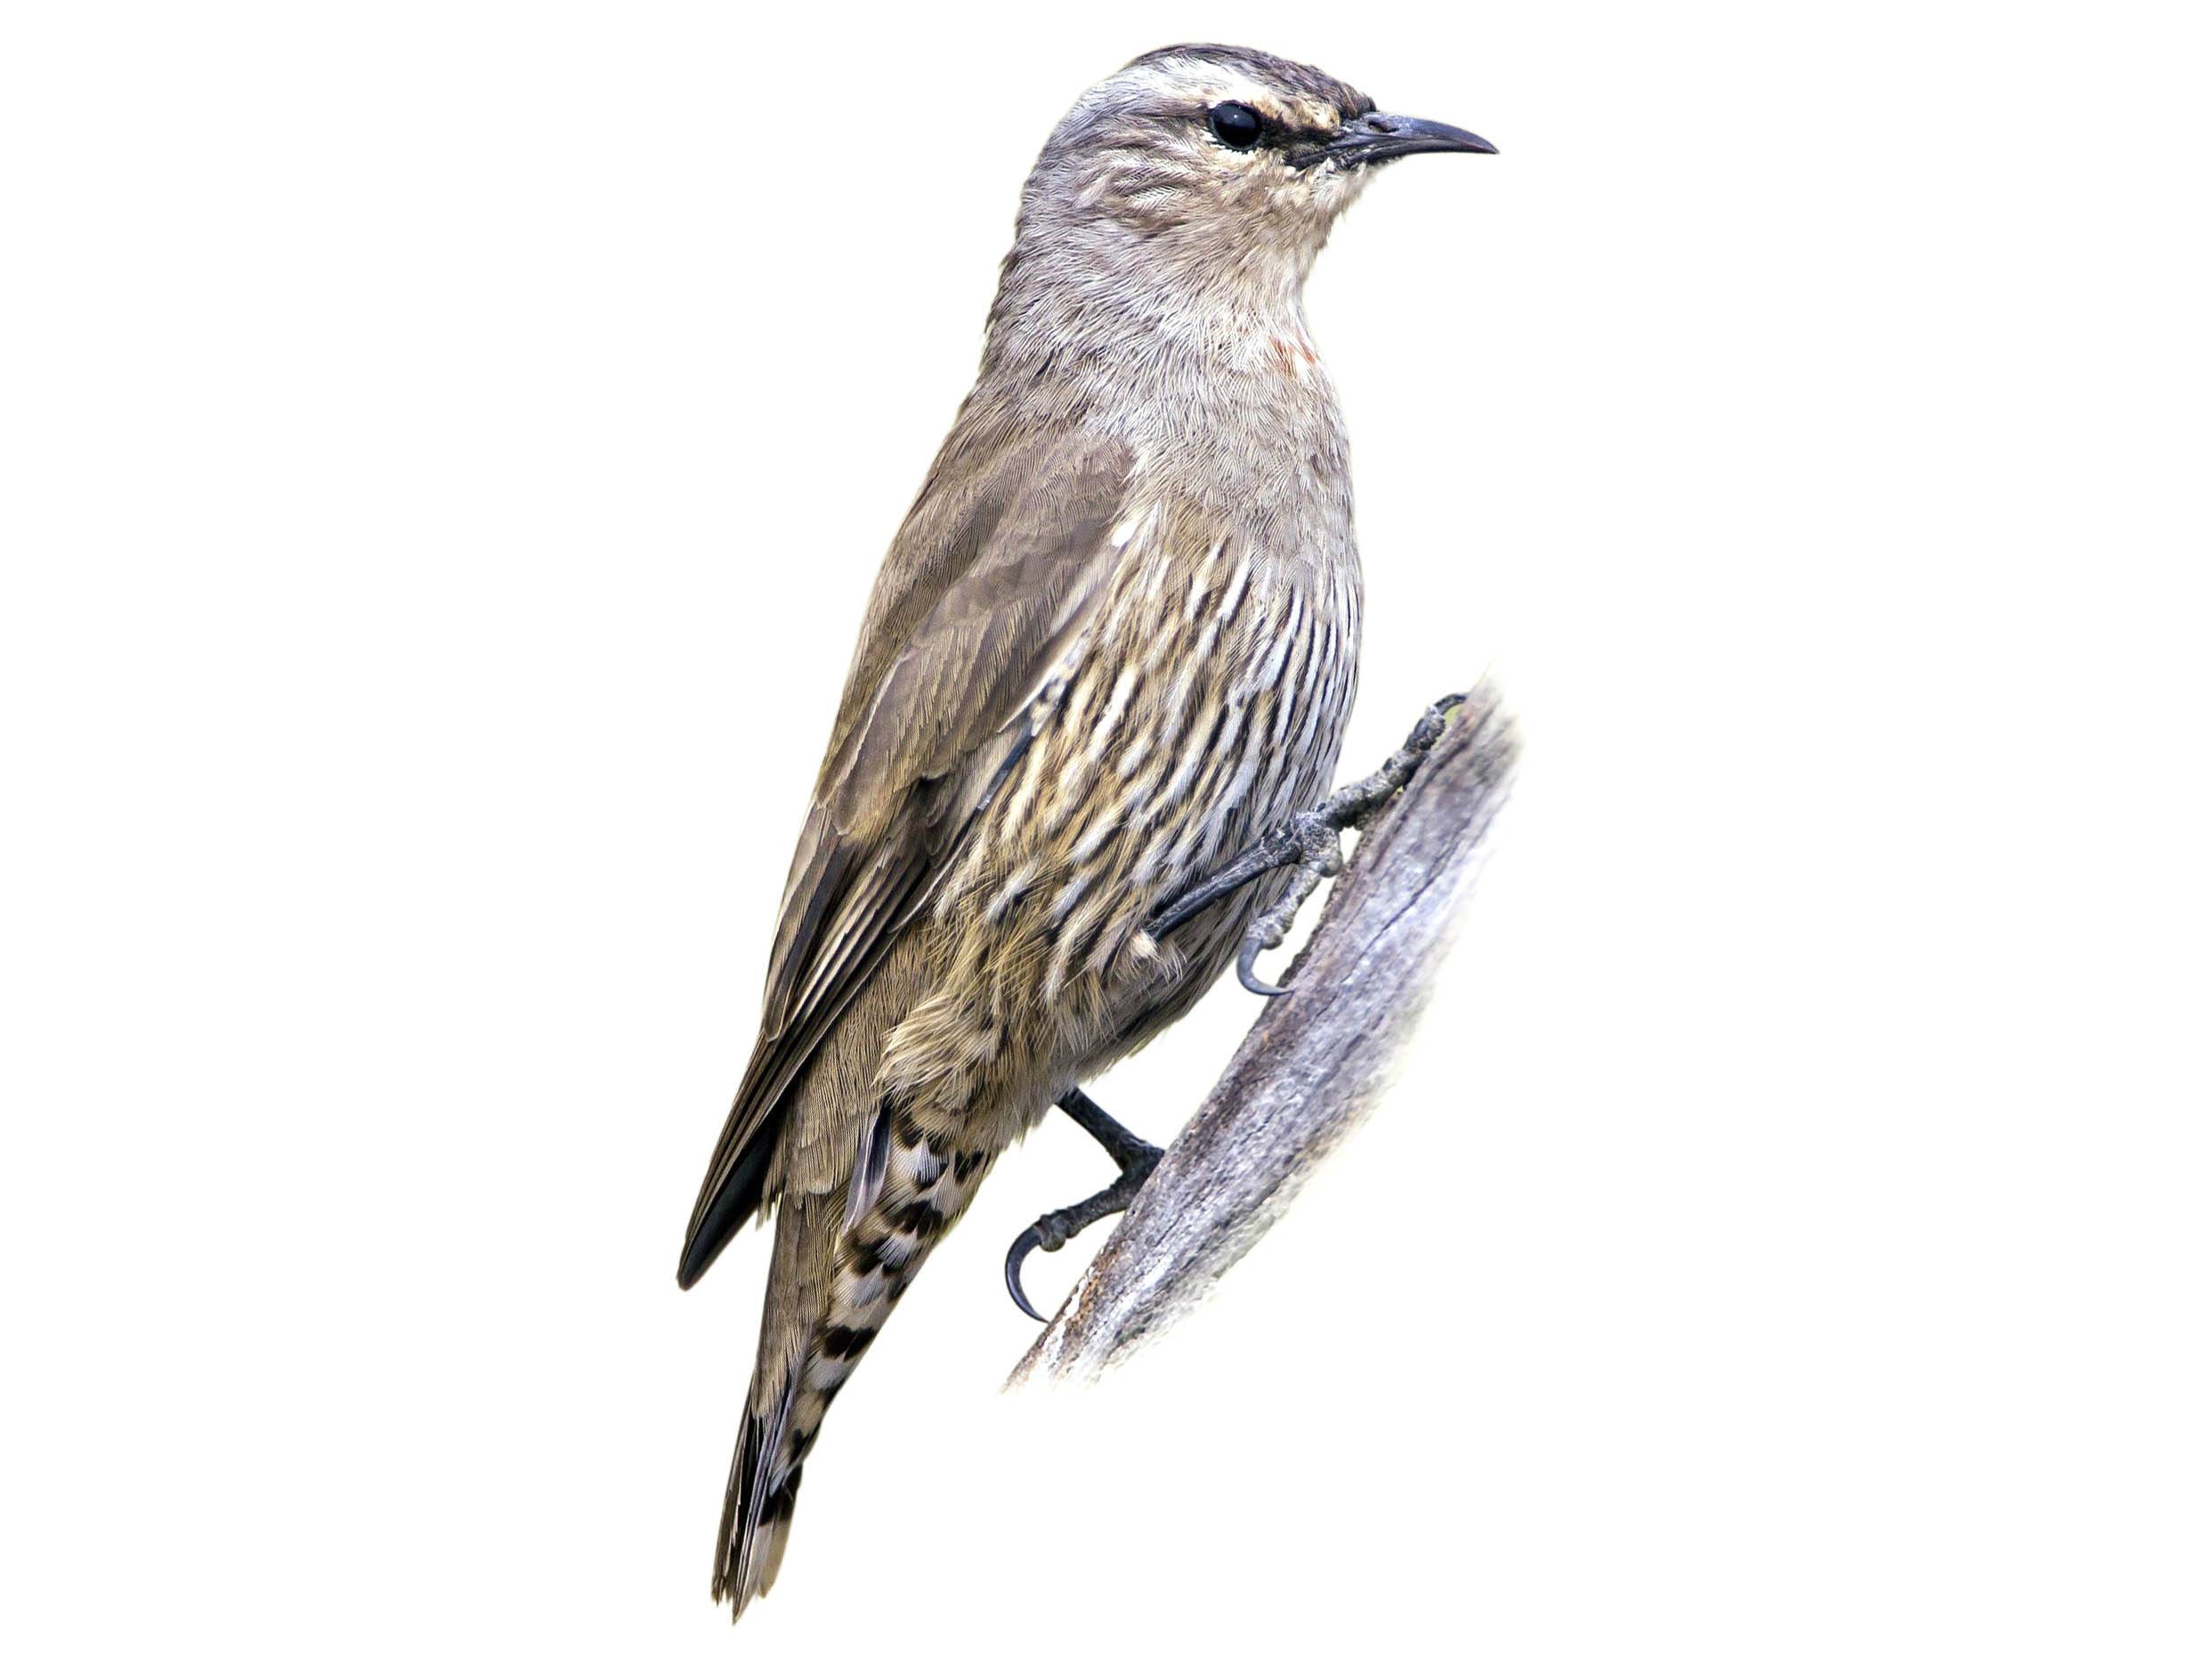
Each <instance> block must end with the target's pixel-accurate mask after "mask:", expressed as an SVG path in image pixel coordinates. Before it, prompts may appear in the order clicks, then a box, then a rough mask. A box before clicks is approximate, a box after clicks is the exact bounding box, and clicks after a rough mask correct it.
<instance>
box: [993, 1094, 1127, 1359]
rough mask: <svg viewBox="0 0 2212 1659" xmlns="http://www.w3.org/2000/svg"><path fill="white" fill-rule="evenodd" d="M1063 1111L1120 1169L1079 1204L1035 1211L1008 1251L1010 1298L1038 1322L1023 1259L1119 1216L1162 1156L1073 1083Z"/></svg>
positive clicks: (1062, 1101) (1063, 1098)
mask: <svg viewBox="0 0 2212 1659" xmlns="http://www.w3.org/2000/svg"><path fill="white" fill-rule="evenodd" d="M1058 1105H1059V1108H1060V1110H1061V1111H1063V1112H1065V1113H1067V1115H1068V1116H1069V1117H1071V1118H1073V1119H1074V1120H1075V1121H1076V1122H1078V1123H1080V1124H1081V1125H1082V1127H1083V1128H1084V1129H1085V1130H1087V1131H1088V1132H1089V1133H1090V1137H1091V1139H1093V1140H1095V1141H1097V1142H1098V1145H1101V1146H1103V1147H1105V1148H1106V1152H1107V1153H1108V1154H1109V1155H1110V1156H1111V1157H1112V1158H1113V1160H1114V1162H1115V1163H1117V1164H1119V1165H1120V1166H1121V1169H1122V1173H1121V1175H1120V1176H1119V1177H1117V1178H1116V1179H1115V1181H1114V1185H1113V1186H1108V1187H1106V1188H1105V1189H1104V1190H1102V1191H1100V1192H1096V1193H1093V1194H1091V1195H1090V1197H1089V1198H1086V1199H1084V1200H1083V1202H1082V1203H1080V1204H1070V1205H1069V1206H1068V1207H1067V1208H1066V1209H1065V1210H1054V1211H1053V1212H1052V1213H1051V1214H1050V1215H1049V1216H1039V1217H1038V1218H1037V1219H1036V1220H1035V1221H1033V1222H1032V1223H1031V1224H1030V1225H1029V1226H1026V1227H1025V1228H1023V1229H1022V1233H1021V1236H1020V1237H1019V1238H1017V1239H1016V1240H1015V1241H1014V1243H1013V1245H1012V1247H1011V1248H1010V1249H1009V1250H1008V1251H1007V1252H1006V1290H1007V1294H1008V1295H1009V1296H1011V1297H1012V1298H1013V1299H1014V1306H1015V1307H1018V1308H1020V1309H1021V1310H1022V1312H1024V1313H1025V1314H1027V1315H1029V1316H1030V1317H1031V1318H1032V1319H1034V1320H1036V1321H1037V1322H1038V1323H1044V1315H1042V1314H1041V1313H1039V1312H1038V1311H1037V1310H1036V1309H1035V1308H1033V1307H1031V1306H1030V1305H1029V1298H1028V1297H1027V1296H1025V1295H1024V1294H1023V1292H1022V1263H1023V1262H1024V1261H1025V1260H1027V1259H1028V1258H1029V1252H1030V1251H1032V1250H1057V1249H1059V1248H1060V1246H1061V1245H1063V1244H1065V1243H1066V1242H1068V1240H1070V1239H1072V1238H1074V1236H1075V1235H1076V1234H1078V1233H1081V1232H1082V1230H1083V1229H1084V1228H1085V1227H1087V1226H1090V1224H1091V1223H1092V1222H1094V1221H1102V1220H1104V1219H1105V1218H1106V1217H1108V1216H1118V1215H1120V1214H1121V1213H1122V1211H1123V1210H1127V1209H1128V1208H1129V1206H1130V1200H1132V1199H1134V1198H1135V1197H1136V1196H1137V1189H1138V1187H1140V1186H1143V1185H1144V1184H1145V1179H1146V1177H1147V1176H1149V1175H1150V1174H1151V1173H1152V1170H1153V1166H1154V1165H1155V1164H1156V1163H1158V1162H1159V1161H1160V1149H1159V1148H1158V1147H1157V1146H1155V1145H1153V1144H1152V1143H1151V1142H1150V1141H1148V1140H1146V1139H1144V1138H1143V1137H1141V1136H1138V1135H1132V1134H1131V1133H1130V1131H1129V1130H1128V1129H1123V1128H1122V1126H1121V1125H1120V1124H1119V1123H1117V1122H1115V1121H1114V1120H1113V1119H1112V1118H1111V1117H1108V1116H1107V1115H1106V1111H1105V1109H1104V1108H1103V1107H1101V1106H1100V1105H1098V1102H1097V1101H1095V1100H1093V1099H1092V1098H1091V1097H1090V1096H1089V1095H1086V1094H1085V1093H1083V1091H1082V1089H1080V1088H1071V1089H1069V1090H1068V1091H1067V1093H1065V1095H1062V1096H1061V1097H1060V1098H1059V1101H1058Z"/></svg>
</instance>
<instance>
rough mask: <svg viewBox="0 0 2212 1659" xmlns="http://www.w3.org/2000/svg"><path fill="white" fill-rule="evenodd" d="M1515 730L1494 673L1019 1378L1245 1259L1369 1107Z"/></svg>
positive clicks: (1490, 805)
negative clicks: (1284, 992)
mask: <svg viewBox="0 0 2212 1659" xmlns="http://www.w3.org/2000/svg"><path fill="white" fill-rule="evenodd" d="M1515 751H1516V739H1515V735H1514V732H1513V727H1512V724H1511V721H1510V720H1508V719H1507V718H1506V716H1504V714H1503V711H1502V710H1501V709H1500V708H1499V705H1498V699H1497V694H1496V692H1495V690H1494V689H1493V688H1492V687H1491V686H1490V685H1489V684H1487V683H1485V684H1481V685H1479V686H1477V687H1476V688H1475V690H1474V691H1473V692H1471V693H1470V695H1469V697H1468V699H1467V701H1466V702H1465V703H1464V704H1463V705H1462V706H1461V708H1459V710H1458V711H1457V713H1456V715H1455V716H1454V718H1453V721H1452V723H1451V724H1450V726H1449V727H1448V728H1447V729H1446V732H1445V733H1444V735H1443V737H1442V738H1440V739H1439V740H1438V742H1437V745H1436V748H1435V749H1433V750H1432V751H1431V752H1430V755H1429V757H1428V759H1427V760H1426V762H1425V763H1424V764H1423V765H1422V767H1421V770H1420V771H1419V772H1417V773H1414V778H1413V781H1411V782H1410V783H1408V784H1407V785H1406V789H1405V790H1404V791H1403V792H1402V793H1401V794H1400V795H1399V796H1398V797H1397V798H1396V799H1395V800H1393V801H1392V802H1391V803H1390V805H1388V806H1387V807H1385V808H1384V809H1383V811H1382V813H1381V815H1379V816H1378V817H1377V818H1376V819H1375V820H1374V821H1373V823H1372V824H1371V825H1370V826H1369V828H1368V829H1367V830H1366V831H1365V833H1363V834H1362V835H1361V837H1360V838H1359V845H1358V848H1357V852H1356V853H1355V854H1353V857H1352V859H1351V861H1350V863H1349V868H1348V869H1347V870H1345V873H1344V874H1343V875H1342V876H1341V877H1340V878H1338V879H1337V881H1336V882H1335V884H1334V886H1333V887H1332V889H1331V891H1330V894H1329V898H1328V904H1327V907H1326V908H1325V910H1324V911H1323V912H1322V916H1321V920H1320V922H1319V924H1318V925H1317V927H1315V929H1314V932H1313V936H1312V938H1311V939H1310V940H1309V941H1308V943H1307V945H1306V948H1305V950H1304V951H1301V952H1300V955H1299V958H1298V960H1297V963H1296V964H1295V966H1294V967H1292V972H1291V974H1290V975H1288V976H1287V978H1286V979H1285V982H1284V983H1287V984H1289V985H1290V986H1292V988H1293V989H1294V991H1296V994H1295V995H1293V996H1289V997H1284V998H1279V999H1276V1000H1274V1001H1271V1002H1269V1003H1268V1005H1267V1006H1266V1007H1265V1008H1263V1009H1262V1010H1261V1012H1260V1017H1259V1019H1258V1021H1257V1022H1255V1023H1254V1024H1253V1026H1252V1031H1251V1032H1250V1033H1249V1034H1248V1035H1247V1036H1246V1037H1245V1039H1244V1044H1243V1046H1242V1047H1240V1048H1238V1049H1237V1051H1236V1057H1235V1058H1234V1059H1233V1060H1231V1061H1230V1062H1229V1066H1228V1071H1227V1072H1224V1073H1223V1074H1222V1076H1221V1080H1220V1081H1219V1082H1218V1083H1216V1084H1215V1085H1214V1088H1213V1091H1212V1093H1211V1095H1209V1096H1208V1097H1207V1098H1206V1101H1205V1104H1204V1105H1202V1106H1201V1107H1200V1108H1199V1109H1198V1112H1197V1114H1196V1115H1195V1116H1194V1117H1193V1118H1192V1119H1191V1121H1190V1122H1189V1123H1188V1124H1187V1125H1186V1126H1185V1128H1184V1129H1183V1132H1182V1133H1181V1134H1180V1135H1179V1136H1177V1137H1176V1138H1175V1142H1174V1144H1173V1145H1171V1146H1170V1147H1169V1148H1168V1151H1167V1155H1166V1156H1165V1157H1164V1158H1163V1159H1162V1160H1161V1161H1160V1166H1159V1168H1158V1169H1155V1171H1154V1172H1153V1175H1152V1177H1151V1179H1150V1180H1148V1181H1147V1182H1146V1184H1145V1186H1144V1187H1143V1189H1142V1190H1141V1191H1140V1192H1139V1193H1138V1195H1137V1199H1136V1202H1134V1203H1133V1204H1131V1205H1130V1210H1129V1212H1128V1213H1127V1214H1126V1215H1124V1216H1123V1217H1122V1222H1121V1225H1120V1226H1118V1227H1116V1228H1115V1229H1114V1235H1113V1237H1112V1238H1110V1239H1108V1240H1107V1241H1106V1247H1105V1248H1104V1249H1103V1250H1100V1251H1099V1252H1098V1256H1097V1257H1096V1258H1093V1260H1092V1261H1091V1263H1090V1267H1088V1268H1087V1269H1086V1270H1085V1271H1084V1273H1083V1275H1082V1279H1081V1280H1080V1281H1079V1282H1078V1283H1077V1284H1076V1286H1075V1289H1074V1292H1073V1293H1072V1294H1071V1295H1070V1296H1069V1297H1068V1299H1067V1301H1066V1302H1065V1304H1064V1305H1063V1306H1062V1307H1061V1309H1060V1312H1059V1314H1058V1315H1057V1317H1056V1318H1055V1319H1054V1320H1053V1321H1052V1322H1051V1323H1050V1324H1049V1325H1048V1326H1047V1327H1046V1328H1045V1330H1044V1332H1043V1333H1042V1334H1041V1336H1039V1337H1038V1339H1037V1341H1036V1344H1035V1346H1034V1347H1032V1348H1031V1349H1030V1350H1029V1353H1028V1355H1027V1356H1025V1358H1024V1359H1023V1361H1022V1363H1021V1364H1020V1365H1019V1366H1017V1368H1016V1370H1015V1372H1014V1375H1013V1377H1012V1378H1011V1379H1010V1381H1013V1382H1023V1381H1026V1380H1030V1379H1032V1378H1036V1377H1052V1378H1068V1377H1086V1378H1088V1377H1095V1376H1097V1375H1098V1373H1099V1372H1102V1371H1103V1370H1105V1369H1106V1367H1107V1366H1109V1365H1112V1364H1115V1363H1117V1362H1119V1361H1121V1360H1122V1359H1124V1358H1126V1357H1127V1356H1129V1354H1130V1352H1132V1351H1133V1350H1134V1349H1135V1348H1136V1347H1138V1345H1139V1344H1141V1343H1143V1342H1144V1341H1145V1340H1147V1339H1149V1338H1151V1337H1153V1336H1155V1335H1156V1334H1157V1333H1158V1332H1159V1331H1163V1330H1164V1329H1165V1328H1166V1327H1167V1326H1168V1325H1170V1324H1171V1323H1174V1322H1175V1321H1176V1320H1177V1319H1179V1318H1180V1317H1181V1316H1182V1315H1184V1314H1186V1313H1187V1312H1188V1311H1189V1310H1190V1309H1191V1307H1193V1306H1194V1305H1195V1303H1196V1302H1197V1301H1198V1300H1199V1299H1201V1298H1202V1297H1203V1295H1204V1294H1205V1292H1206V1291H1208V1290H1209V1289H1211V1286H1212V1285H1213V1284H1214V1283H1216V1282H1217V1281H1219V1279H1220V1277H1221V1275H1223V1274H1225V1273H1227V1272H1228V1270H1229V1268H1230V1267H1234V1266H1235V1265H1236V1262H1237V1261H1238V1259H1239V1258H1242V1257H1243V1256H1244V1252H1245V1251H1246V1250H1250V1249H1251V1248H1252V1245H1253V1244H1254V1243H1256V1242H1258V1241H1259V1239H1260V1235H1261V1234H1263V1233H1265V1232H1266V1231H1267V1229H1268V1227H1269V1226H1272V1225H1273V1223H1274V1222H1275V1220H1276V1218H1277V1217H1278V1216H1280V1215H1281V1214H1282V1213H1283V1211H1284V1210H1285V1209H1286V1208H1287V1207H1288V1206H1289V1204H1290V1202H1291V1200H1292V1198H1293V1197H1295V1196H1296V1195H1297V1193H1298V1189H1299V1187H1300V1186H1301V1185H1302V1184H1303V1183H1304V1181H1305V1178H1306V1177H1307V1176H1308V1175H1309V1173H1311V1171H1312V1169H1313V1168H1314V1166H1315V1165H1316V1164H1317V1163H1318V1162H1319V1161H1320V1160H1321V1159H1322V1158H1324V1157H1325V1156H1326V1155H1327V1154H1328V1153H1329V1152H1330V1151H1331V1150H1332V1149H1333V1147H1334V1146H1335V1145H1336V1144H1337V1143H1338V1142H1339V1141H1341V1139H1342V1138H1343V1137H1344V1135H1345V1134H1346V1132H1347V1131H1348V1130H1349V1129H1351V1128H1352V1127H1353V1126H1354V1125H1356V1124H1357V1122H1358V1121H1360V1120H1361V1119H1362V1118H1363V1117H1364V1116H1365V1114H1366V1113H1368V1111H1369V1110H1371V1109H1372V1108H1373V1105H1374V1103H1375V1101H1376V1100H1377V1098H1378V1097H1380V1096H1381V1092H1382V1090H1383V1088H1384V1087H1385V1086H1386V1085H1387V1083H1388V1081H1389V1078H1390V1070H1391V1065H1392V1063H1393V1062H1394V1060H1395V1059H1396V1057H1397V1056H1398V1051H1399V1049H1400V1048H1401V1047H1402V1045H1403V1044H1404V1042H1405V1040H1406V1037H1407V1036H1408V1034H1410V1032H1412V1031H1413V1029H1414V1024H1415V1023H1416V1022H1417V1021H1418V1019H1419V1017H1420V1014H1421V1010H1422V1004H1423V1002H1424V1001H1425V1000H1426V997H1427V993H1428V990H1429V983H1430V975H1431V974H1432V972H1433V971H1434V969H1435V967H1436V964H1437V962H1438V959H1439V958H1440V956H1441V955H1442V952H1443V951H1444V949H1445V948H1446V945H1447V943H1449V937H1450V933H1451V927H1452V922H1453V918H1454V913H1455V911H1456V910H1457V909H1458V906H1459V901H1460V899H1461V897H1462V896H1463V893H1464V891H1465V889H1466V887H1467V886H1468V885H1469V878H1470V877H1471V874H1472V872H1473V870H1474V867H1475V865H1476V862H1477V857H1478V853H1479V848H1480V846H1481V845H1482V841H1483V838H1484V836H1485V835H1486V834H1487V831H1488V830H1489V828H1490V823H1491V820H1492V819H1493V818H1494V817H1495V815H1496V813H1497V811H1498V808H1499V807H1500V806H1501V805H1503V802H1504V799H1505V795H1506V790H1507V788H1508V786H1509V783H1510V781H1511V773H1512V766H1513V760H1514V755H1515Z"/></svg>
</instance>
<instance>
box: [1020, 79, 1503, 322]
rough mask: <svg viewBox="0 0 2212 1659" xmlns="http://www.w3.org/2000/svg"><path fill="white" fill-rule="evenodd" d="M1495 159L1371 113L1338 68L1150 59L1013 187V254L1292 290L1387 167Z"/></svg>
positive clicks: (1458, 138)
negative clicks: (1067, 251)
mask: <svg viewBox="0 0 2212 1659" xmlns="http://www.w3.org/2000/svg"><path fill="white" fill-rule="evenodd" d="M1427 151H1443V152H1453V151H1456V152H1459V153H1462V154H1473V155H1492V154H1495V150H1493V149H1492V147H1491V146H1490V145H1489V144H1488V143H1487V142H1485V141H1484V140H1482V139H1480V138H1478V137H1476V136H1475V134H1472V133H1468V132H1463V131H1462V130H1461V129H1460V128H1458V127H1455V126H1446V125H1443V124H1442V123H1440V122H1436V121H1428V120H1422V119H1419V118H1417V117H1410V116H1397V115H1386V114H1383V113H1381V112H1380V111H1378V110H1377V109H1376V108H1375V102H1374V100H1373V99H1372V98H1370V97H1368V96H1366V94H1365V93H1361V92H1359V91H1357V89H1356V88H1354V87H1351V86H1348V85H1345V84H1344V83H1343V82H1342V81H1340V80H1338V79H1337V78H1336V77H1334V76H1333V75H1327V74H1325V73H1323V72H1322V71H1321V70H1319V69H1313V68H1310V67H1309V66H1308V65H1306V64H1302V63H1293V62H1291V61H1289V60H1287V59H1284V58H1277V57H1274V56H1271V55H1270V54H1268V53H1264V52H1255V51H1252V50H1250V49H1249V48H1246V47H1242V46H1216V45H1185V46H1167V47H1163V48H1162V49H1161V50H1160V51H1158V52H1148V53H1146V54H1145V55H1144V56H1143V57H1141V58H1138V60H1137V61H1135V62H1133V63H1131V64H1130V65H1129V66H1128V67H1127V68H1125V69H1122V70H1121V71H1120V72H1119V73H1118V74H1115V75H1114V76H1111V77H1108V78H1107V79H1106V80H1104V81H1101V82H1099V83H1098V85H1096V86H1094V87H1092V88H1091V89H1090V91H1089V92H1087V93H1084V94H1083V95H1082V98H1081V99H1079V100H1077V101H1076V104H1075V107H1074V109H1071V110H1070V111H1069V112H1068V114H1067V117H1066V118H1065V120H1063V121H1062V122H1061V123H1060V125H1059V126H1058V128H1057V130H1056V131H1055V132H1054V133H1053V134H1052V136H1051V138H1050V139H1049V141H1048V142H1046V144H1045V147H1044V150H1043V153H1042V154H1041V156H1039V158H1038V159H1037V166H1036V169H1035V171H1034V172H1033V173H1032V174H1031V175H1030V180H1029V183H1028V186H1027V188H1026V189H1025V190H1024V192H1023V198H1022V215H1021V224H1020V229H1019V234H1018V237H1017V245H1016V249H1015V256H1016V259H1017V260H1019V259H1020V258H1021V257H1022V256H1023V255H1024V254H1025V245H1027V251H1038V252H1041V251H1044V250H1045V249H1046V248H1048V247H1065V248H1072V249H1074V250H1075V251H1077V252H1078V253H1079V254H1080V255H1082V256H1086V257H1092V258H1098V259H1102V260H1103V261H1105V263H1107V264H1109V265H1111V266H1112V267H1113V268H1114V270H1115V271H1116V274H1117V275H1119V276H1120V277H1122V278H1123V279H1126V278H1128V277H1130V276H1131V275H1135V274H1138V273H1139V272H1141V271H1144V270H1146V269H1148V268H1149V269H1157V270H1159V271H1163V273H1171V274H1172V275H1173V276H1174V277H1175V278H1176V279H1177V280H1178V282H1179V285H1182V286H1188V285H1190V284H1194V283H1197V282H1201V281H1203V280H1205V276H1206V273H1209V272H1211V273H1212V274H1213V275H1215V276H1217V277H1222V278H1226V279H1228V280H1229V281H1231V282H1236V283H1243V284H1244V285H1246V286H1248V287H1251V288H1252V290H1253V291H1254V293H1255V296H1258V295H1261V294H1264V293H1266V292H1268V291H1269V290H1275V289H1287V291H1289V292H1291V293H1293V294H1294V293H1295V291H1296V288H1297V287H1299V286H1300V284H1302V282H1303V281H1304V279H1305V276H1306V272H1307V271H1308V270H1309V268H1310V267H1311V265H1312V263H1313V257H1314V255H1315V254H1316V253H1317V252H1318V251H1319V249H1320V247H1321V245H1322V244H1323V242H1324V241H1325V240H1326V239H1327V238H1328V233H1329V228H1330V226H1331V225H1332V224H1333V223H1335V220H1336V217H1337V215H1338V214H1341V213H1342V212H1343V211H1344V209H1345V208H1346V207H1348V206H1350V205H1351V203H1352V201H1353V199H1354V198H1356V197H1357V195H1358V194H1359V192H1360V190H1362V189H1363V188H1364V187H1365V183H1366V182H1367V180H1368V179H1369V178H1370V177H1372V176H1373V173H1374V171H1375V169H1376V168H1377V167H1379V166H1381V165H1382V164H1384V163H1386V162H1390V161H1394V160H1396V159H1397V158H1399V157H1401V156H1412V155H1419V154H1422V153H1423V152H1427Z"/></svg>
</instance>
